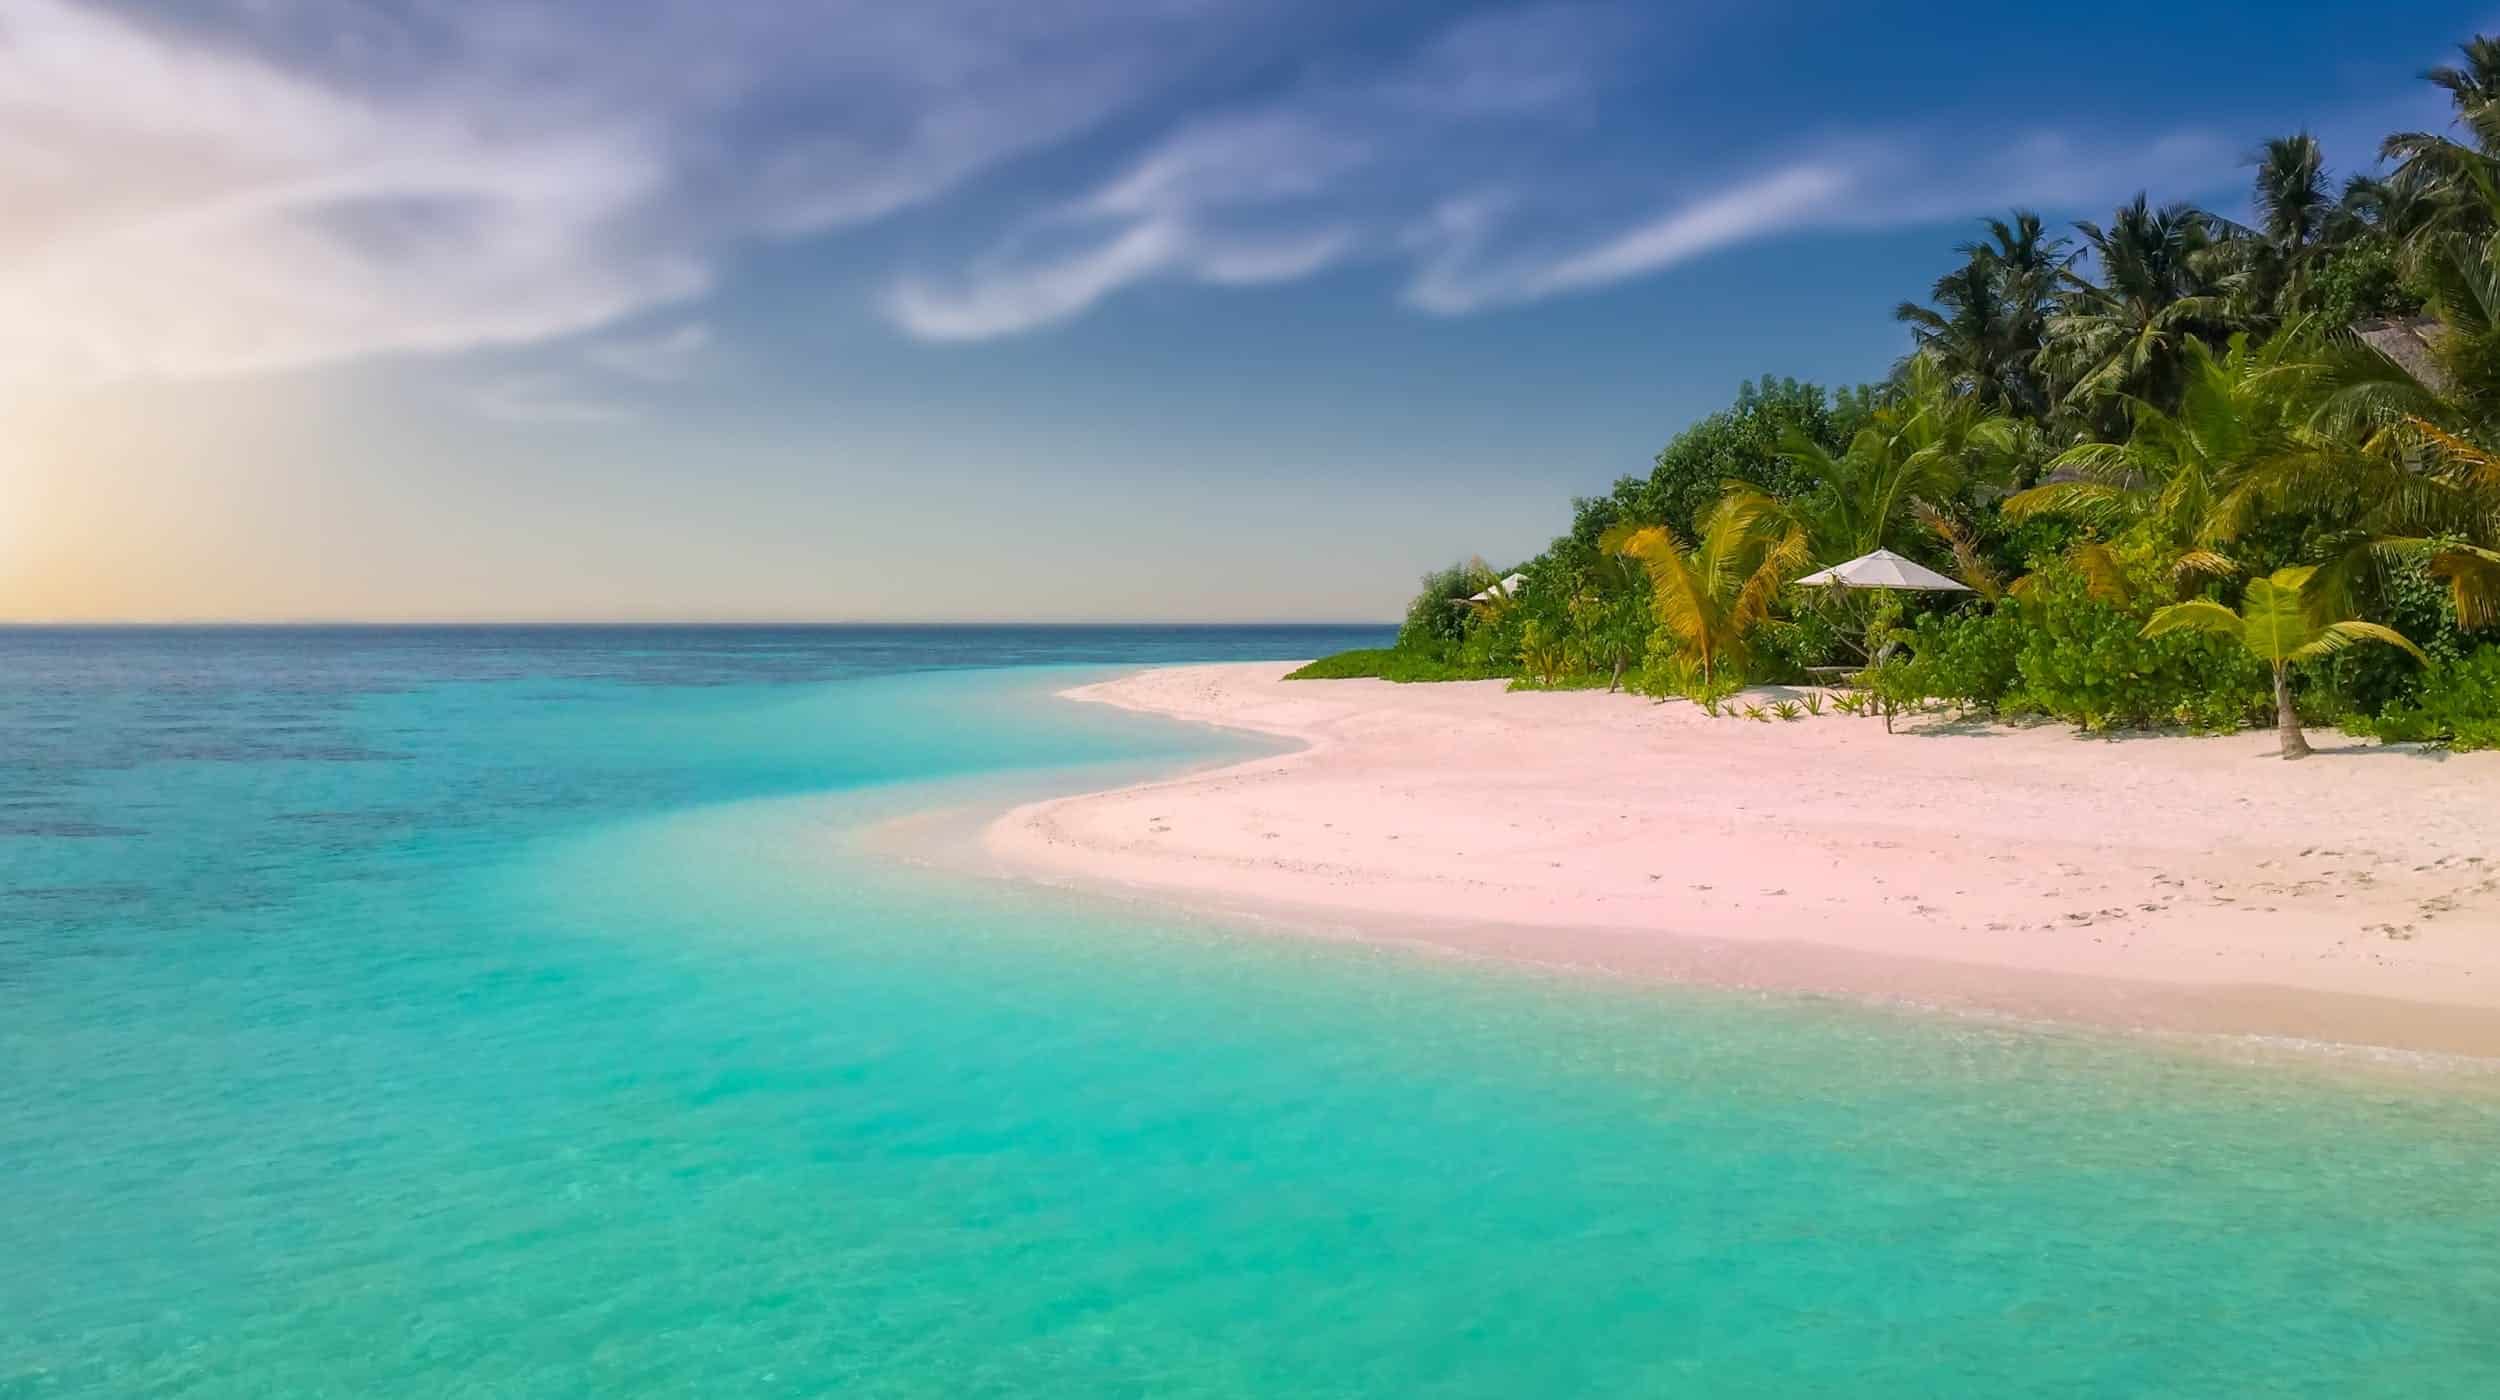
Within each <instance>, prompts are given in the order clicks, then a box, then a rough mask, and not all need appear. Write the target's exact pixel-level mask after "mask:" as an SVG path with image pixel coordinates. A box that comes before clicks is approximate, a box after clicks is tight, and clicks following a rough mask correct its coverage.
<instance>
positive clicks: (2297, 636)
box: [2144, 568, 2430, 758]
mask: <svg viewBox="0 0 2500 1400" xmlns="http://www.w3.org/2000/svg"><path fill="white" fill-rule="evenodd" d="M2313 572H2315V571H2314V570H2311V569H2306V568H2295V569H2277V570H2275V571H2274V573H2273V574H2272V575H2270V576H2268V577H2266V578H2261V579H2258V580H2256V581H2255V582H2253V583H2251V584H2249V585H2248V596H2247V597H2246V598H2245V599H2243V600H2242V601H2241V603H2240V609H2239V611H2237V612H2233V611H2232V610H2231V609H2229V608H2226V607H2224V606H2223V605H2222V604H2220V603H2217V602H2214V601H2212V600H2210V599H2205V598H2199V599H2195V600H2193V601H2190V602H2185V603H2172V604H2171V605H2170V606H2168V607H2166V608H2162V609H2160V610H2158V611H2156V612H2155V613H2154V614H2153V620H2152V621H2150V622H2148V623H2146V624H2144V635H2145V636H2147V637H2158V636H2161V635H2162V634H2164V633H2167V632H2183V631H2197V632H2210V633H2213V634H2215V635H2218V636H2225V637H2232V638H2236V639H2237V640H2238V641H2239V643H2240V645H2241V646H2243V647H2246V648H2247V649H2248V653H2249V655H2251V656H2254V657H2256V658H2257V659H2258V660H2260V661H2263V662H2265V663H2266V664H2268V665H2269V666H2272V667H2273V668H2274V725H2275V729H2276V731H2277V732H2278V733H2279V734H2280V735H2281V738H2282V744H2283V756H2284V757H2285V758H2307V757H2308V756H2309V739H2308V736H2306V735H2304V734H2303V733H2301V729H2300V713H2299V712H2298V711H2297V710H2295V709H2293V708H2292V681H2291V668H2292V667H2293V666H2294V665H2295V664H2297V663H2300V662H2304V661H2316V660H2319V659H2321V658H2324V657H2328V656H2332V655H2334V654H2335V653H2336V652H2339V651H2342V650H2343V649H2344V648H2346V647H2348V646H2352V645H2354V644H2355V643H2357V642H2384V643H2386V644H2387V645H2388V646H2392V647H2397V648H2400V649H2402V650H2403V651H2404V652H2405V653H2407V654H2408V655H2410V656H2412V657H2413V659H2414V660H2416V661H2419V662H2421V663H2423V664H2424V665H2428V664H2429V663H2430V658H2429V657H2427V656H2424V655H2423V654H2422V649H2421V648H2420V647H2417V646H2415V645H2414V644H2413V643H2412V642H2411V641H2410V640H2408V639H2407V638H2406V637H2405V635H2404V634H2403V633H2402V632H2399V631H2397V630H2396V629H2394V628H2392V627H2383V626H2380V625H2379V624H2378V623H2375V622H2356V621H2345V622H2328V623H2320V622H2319V621H2317V619H2316V618H2315V617H2314V616H2313V615H2312V614H2311V611H2310V607H2309V603H2308V600H2307V599H2306V598H2305V597H2304V596H2303V590H2304V589H2305V588H2306V587H2307V586H2308V583H2309V576H2310V574H2311V573H2313Z"/></svg>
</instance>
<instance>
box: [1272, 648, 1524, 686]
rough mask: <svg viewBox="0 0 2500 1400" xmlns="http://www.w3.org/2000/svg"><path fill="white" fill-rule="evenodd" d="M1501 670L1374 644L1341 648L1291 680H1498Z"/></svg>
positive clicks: (1290, 679) (1290, 678) (1291, 676)
mask: <svg viewBox="0 0 2500 1400" xmlns="http://www.w3.org/2000/svg"><path fill="white" fill-rule="evenodd" d="M1503 674H1504V673H1503V672H1500V671H1480V670H1479V671H1471V670H1469V669H1467V668H1466V667H1464V666H1460V665H1457V664H1454V663H1452V662H1448V661H1443V660H1441V659H1440V658H1438V657H1434V656H1425V655H1420V654H1418V653H1416V652H1412V651H1407V650H1405V649H1403V648H1400V647H1370V648H1365V649H1363V650H1359V651H1341V652H1338V653H1337V654H1336V655H1334V656H1323V657H1321V658H1320V659H1319V660H1317V661H1314V662H1312V663H1311V664H1310V665H1308V666H1305V667H1303V668H1302V669H1300V670H1298V671H1294V672H1291V673H1289V674H1288V675H1287V676H1286V677H1285V679H1286V680H1289V681H1342V680H1358V679H1366V678H1368V679H1376V680H1384V681H1399V682H1410V681H1481V680H1497V679H1499V678H1500V677H1501V676H1502V675H1503Z"/></svg>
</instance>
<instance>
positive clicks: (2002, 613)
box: [1909, 608, 2026, 709]
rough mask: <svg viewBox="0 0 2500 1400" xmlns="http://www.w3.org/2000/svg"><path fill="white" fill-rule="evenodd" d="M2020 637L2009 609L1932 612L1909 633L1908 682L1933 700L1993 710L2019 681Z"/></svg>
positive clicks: (2020, 628) (2019, 625) (2020, 629)
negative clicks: (1918, 687)
mask: <svg viewBox="0 0 2500 1400" xmlns="http://www.w3.org/2000/svg"><path fill="white" fill-rule="evenodd" d="M2025 634H2026V629H2025V627H2024V625H2023V619H2022V615H2021V614H2020V613H2019V612H2016V611H2015V610H2014V609H2012V608H2003V609H1998V610H1996V611H1992V612H1991V611H1983V612H1959V613H1944V614H1934V613H1931V614H1929V615H1928V616H1926V617H1922V618H1920V619H1919V620H1918V626H1917V628H1916V629H1914V630H1913V631H1912V633H1911V634H1910V638H1909V646H1910V652H1911V656H1912V658H1913V660H1912V663H1911V667H1912V670H1911V674H1912V677H1913V679H1914V680H1915V681H1916V682H1917V683H1918V684H1919V685H1921V686H1923V687H1924V688H1925V692H1926V694H1928V695H1930V696H1932V697H1934V698H1936V699H1938V700H1949V701H1952V702H1953V703H1955V704H1959V705H1977V706H1981V707H1983V708H1986V709H1995V708H1997V707H1998V706H2000V705H2001V704H2003V703H2004V700H2005V697H2006V695H2007V694H2008V693H2009V692H2011V691H2012V690H2013V689H2014V687H2015V686H2016V685H2017V684H2019V683H2020V682H2021V680H2022V666H2021V662H2022V652H2023V644H2024V640H2025Z"/></svg>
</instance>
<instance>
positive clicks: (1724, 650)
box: [1599, 483, 1807, 686]
mask: <svg viewBox="0 0 2500 1400" xmlns="http://www.w3.org/2000/svg"><path fill="white" fill-rule="evenodd" d="M1599 544H1600V547H1602V548H1604V549H1605V550H1606V551H1607V552H1609V553H1612V554H1620V555H1624V556H1626V557H1628V558H1631V559H1634V560H1637V561H1639V563H1640V565H1641V567H1642V569H1643V570H1645V571H1646V572H1647V573H1648V574H1649V585H1650V606H1651V610H1652V612H1653V614H1654V615H1655V616H1656V618H1657V620H1658V625H1659V626H1660V627H1662V628H1664V629H1666V630H1667V631H1668V632H1669V633H1670V634H1672V635H1673V636H1674V638H1675V640H1676V644H1677V646H1678V648H1679V649H1680V650H1681V651H1682V653H1683V655H1684V656H1685V658H1686V659H1687V660H1688V661H1690V662H1691V664H1692V666H1693V668H1694V670H1695V672H1696V673H1697V675H1698V677H1699V679H1700V681H1701V683H1702V684H1703V685H1704V686H1709V685H1711V684H1713V683H1715V682H1717V681H1718V680H1720V679H1722V678H1723V677H1726V676H1728V675H1730V674H1731V673H1733V674H1738V675H1741V674H1742V673H1743V670H1744V666H1745V662H1746V660H1747V651H1746V645H1745V643H1746V638H1747V637H1749V636H1750V635H1751V634H1752V632H1753V631H1754V629H1755V628H1757V627H1759V626H1761V625H1762V623H1763V622H1764V621H1765V620H1766V619H1768V618H1769V617H1770V615H1771V604H1772V602H1773V601H1774V600H1775V599H1777V598H1778V596H1779V591H1780V588H1781V587H1782V586H1783V585H1784V584H1786V583H1787V582H1788V581H1789V580H1790V579H1792V578H1794V577H1796V576H1797V575H1798V574H1799V573H1800V572H1802V571H1803V570H1804V568H1805V565H1806V562H1807V545H1806V534H1805V530H1804V529H1803V527H1801V526H1800V525H1798V524H1797V523H1796V521H1795V520H1793V519H1792V518H1791V517H1790V516H1789V513H1788V512H1787V511H1786V510H1785V509H1784V508H1783V507H1782V506H1781V503H1780V502H1778V501H1776V500H1774V499H1772V498H1771V497H1769V496H1767V495H1764V494H1763V493H1762V492H1761V491H1759V490H1756V489H1755V488H1753V487H1750V486H1746V485H1743V484H1742V483H1730V485H1729V488H1728V491H1727V494H1725V495H1723V496H1721V497H1720V498H1719V502H1718V504H1717V505H1715V506H1713V507H1711V509H1710V514H1709V515H1708V516H1707V517H1705V518H1704V520H1703V522H1702V527H1701V540H1700V543H1699V544H1697V545H1695V546H1693V547H1691V548H1689V549H1688V548H1686V546H1685V544H1684V542H1683V541H1682V540H1679V539H1677V538H1676V536H1675V532H1674V531H1673V530H1670V529H1669V528H1667V527H1666V526H1664V525H1647V526H1640V527H1632V526H1617V527H1615V528H1614V529H1612V530H1609V531H1607V532H1606V534H1605V536H1604V537H1603V538H1602V539H1601V540H1600V541H1599Z"/></svg>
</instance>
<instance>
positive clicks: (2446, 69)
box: [2422, 34, 2500, 155]
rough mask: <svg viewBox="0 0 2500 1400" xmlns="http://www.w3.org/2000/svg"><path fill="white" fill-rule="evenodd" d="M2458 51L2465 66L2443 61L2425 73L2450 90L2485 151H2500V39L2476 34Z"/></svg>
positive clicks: (2460, 114) (2459, 115) (2450, 96)
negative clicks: (2443, 62)
mask: <svg viewBox="0 0 2500 1400" xmlns="http://www.w3.org/2000/svg"><path fill="white" fill-rule="evenodd" d="M2457 55H2458V57H2460V58H2463V59H2464V60H2465V63H2464V65H2463V66H2461V67H2460V66H2458V65H2456V64H2442V65H2440V66H2439V67H2437V68H2433V69H2432V70H2430V71H2429V72H2427V73H2424V74H2423V75H2422V77H2423V79H2424V80H2425V81H2427V82H2429V83H2430V84H2432V85H2433V86H2435V87H2439V88H2443V89H2445V90H2446V91H2447V93H2448V100H2449V101H2450V102H2451V103H2453V104H2454V105H2455V107H2456V109H2457V120H2459V121H2461V122H2463V123H2464V124H2465V126H2466V129H2467V130H2469V131H2471V132H2473V133H2474V138H2475V143H2476V144H2477V145H2479V146H2480V147H2481V148H2482V150H2483V151H2484V153H2485V154H2488V155H2500V39H2493V38H2490V37H2488V36H2485V35H2481V34H2477V35H2475V36H2474V37H2473V38H2471V39H2468V40H2466V41H2465V42H2464V43H2462V44H2459V45H2457Z"/></svg>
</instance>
